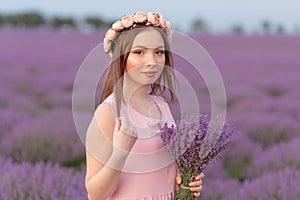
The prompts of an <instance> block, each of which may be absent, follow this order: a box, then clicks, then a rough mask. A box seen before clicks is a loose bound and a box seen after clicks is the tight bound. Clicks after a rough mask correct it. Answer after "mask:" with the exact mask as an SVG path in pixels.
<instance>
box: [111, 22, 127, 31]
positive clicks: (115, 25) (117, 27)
mask: <svg viewBox="0 0 300 200" xmlns="http://www.w3.org/2000/svg"><path fill="white" fill-rule="evenodd" d="M112 29H114V30H115V31H117V32H118V31H121V30H123V29H124V26H123V24H122V22H121V21H120V20H119V21H116V22H115V23H113V25H112Z"/></svg>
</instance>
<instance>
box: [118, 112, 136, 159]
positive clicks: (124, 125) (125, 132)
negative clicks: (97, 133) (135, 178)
mask: <svg viewBox="0 0 300 200" xmlns="http://www.w3.org/2000/svg"><path fill="white" fill-rule="evenodd" d="M136 140H137V131H136V127H134V125H133V124H132V123H130V122H129V120H128V119H127V118H125V117H119V118H116V120H115V128H114V133H113V155H116V154H117V155H119V156H125V157H127V156H128V155H129V153H130V151H131V149H132V147H133V146H134V144H135V142H136Z"/></svg>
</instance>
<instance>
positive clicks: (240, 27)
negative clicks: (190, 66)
mask: <svg viewBox="0 0 300 200" xmlns="http://www.w3.org/2000/svg"><path fill="white" fill-rule="evenodd" d="M173 3H174V2H172V1H171V0H165V1H163V2H161V1H158V0H154V1H152V2H151V4H149V3H148V4H147V3H145V2H140V1H138V0H131V3H130V4H129V3H128V2H123V1H112V2H98V1H96V0H89V1H85V2H76V3H74V2H71V1H70V0H65V1H63V2H60V1H58V0H51V1H50V0H44V1H38V0H27V1H26V2H23V1H21V2H16V0H2V2H1V7H0V15H10V14H16V13H28V12H36V13H40V14H41V15H43V16H44V17H45V18H46V19H49V18H53V17H62V18H66V17H67V18H73V19H74V20H75V21H77V22H78V23H79V24H82V21H83V20H84V18H86V17H98V18H101V19H102V20H104V21H115V20H116V19H120V18H121V17H123V16H124V15H127V14H131V13H134V12H136V11H137V10H142V11H144V12H148V11H155V12H159V13H161V14H163V15H164V16H165V18H167V19H168V20H169V21H171V23H172V24H173V27H174V29H175V30H178V31H183V32H190V31H193V30H197V29H199V30H201V31H203V30H205V31H206V32H209V33H212V34H219V33H229V32H233V31H242V32H244V33H247V34H253V33H262V32H264V27H265V28H266V29H269V32H271V33H275V32H277V31H278V30H279V31H283V32H284V33H286V34H298V33H299V32H300V16H299V15H298V14H297V13H298V10H299V8H300V2H299V1H295V0H286V1H283V0H278V1H276V2H271V1H270V0H264V1H258V0H254V1H243V2H240V1H237V0H229V1H226V3H225V2H218V1H216V0H212V1H208V0H204V1H200V2H199V1H196V0H186V1H184V2H176V6H172V5H173ZM115 5H118V7H121V8H122V9H117V6H115ZM141 8H143V9H141ZM170 8H171V9H170ZM120 11H121V12H120ZM282 13H289V15H283V14H282Z"/></svg>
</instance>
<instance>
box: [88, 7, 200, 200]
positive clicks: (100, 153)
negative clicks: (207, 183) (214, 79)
mask: <svg viewBox="0 0 300 200" xmlns="http://www.w3.org/2000/svg"><path fill="white" fill-rule="evenodd" d="M170 36H171V24H170V23H169V22H167V21H166V20H165V19H164V17H163V16H162V15H160V14H157V13H153V12H149V13H147V14H145V13H143V12H140V11H139V12H137V13H135V14H134V15H128V16H125V17H123V18H122V20H120V21H117V22H115V23H114V24H113V25H112V28H111V29H109V30H108V31H107V32H106V35H105V39H104V50H105V51H106V52H107V53H109V54H110V56H111V63H110V66H109V68H108V70H107V74H106V77H105V80H104V83H103V88H102V93H101V99H100V105H99V106H97V109H96V111H95V114H94V117H93V119H92V121H91V123H90V126H89V128H88V131H87V136H86V149H87V151H86V159H87V171H86V183H85V184H86V189H87V192H88V196H89V199H90V200H105V199H122V200H125V199H126V200H127V199H172V197H174V193H175V192H176V189H178V187H180V183H181V178H180V176H179V175H178V169H177V166H176V164H175V162H174V161H173V160H172V158H171V156H170V155H169V153H168V152H167V150H166V147H165V146H164V145H163V143H162V141H161V140H160V135H159V127H158V126H157V124H158V123H160V122H165V121H167V122H168V123H170V122H171V123H174V119H173V117H172V114H171V112H170V109H169V104H168V103H170V102H172V100H173V96H174V94H173V91H172V90H173V78H174V77H173V62H172V55H171V53H170V47H169V40H170ZM167 96H168V97H169V100H168V101H167ZM203 177H204V175H203V173H201V174H200V175H198V176H197V177H196V180H195V181H194V182H191V183H190V185H189V189H190V190H191V191H193V192H194V196H195V197H198V196H200V191H201V189H202V178H203Z"/></svg>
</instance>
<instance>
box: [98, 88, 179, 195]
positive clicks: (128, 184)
mask: <svg viewBox="0 0 300 200" xmlns="http://www.w3.org/2000/svg"><path fill="white" fill-rule="evenodd" d="M150 97H152V98H153V100H154V102H155V103H156V105H157V106H158V108H159V109H160V111H161V113H162V119H161V121H160V120H154V119H151V118H149V117H147V116H145V115H143V114H141V113H139V112H138V111H136V110H135V109H133V108H132V107H130V106H125V105H124V104H122V105H121V112H120V116H125V117H127V118H128V119H129V120H130V122H131V123H133V124H134V125H135V126H136V127H137V132H138V139H137V141H136V143H135V145H134V146H133V148H132V151H131V153H130V155H129V157H128V158H127V160H126V163H125V166H124V168H123V170H122V173H121V176H120V180H119V184H118V187H117V189H116V190H115V192H114V193H113V194H112V196H111V197H110V198H109V199H112V200H115V199H116V200H133V199H135V200H136V199H138V200H140V199H145V200H146V199H151V200H152V199H153V200H154V199H155V200H157V199H159V200H160V199H164V200H168V199H172V197H174V192H175V188H176V183H175V178H176V175H177V172H178V169H177V166H176V163H175V162H174V160H173V159H172V158H171V156H170V154H169V153H168V151H167V148H166V146H165V145H164V144H163V143H162V141H161V139H160V134H159V127H158V126H157V124H158V123H159V122H168V124H170V123H174V119H173V116H172V114H171V112H170V109H169V105H168V104H167V103H166V102H165V101H164V100H163V99H162V98H160V97H157V96H152V95H151V96H150ZM103 103H110V104H111V105H112V106H113V108H116V107H115V99H114V96H113V94H112V95H110V96H109V97H107V98H106V100H105V101H104V102H103ZM114 112H115V110H114Z"/></svg>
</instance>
